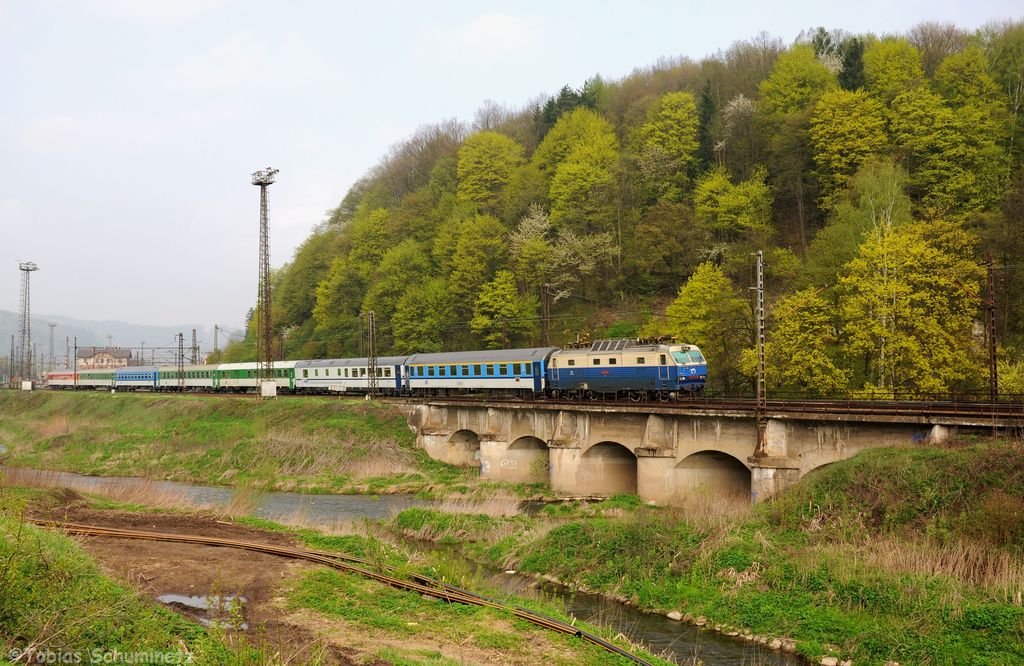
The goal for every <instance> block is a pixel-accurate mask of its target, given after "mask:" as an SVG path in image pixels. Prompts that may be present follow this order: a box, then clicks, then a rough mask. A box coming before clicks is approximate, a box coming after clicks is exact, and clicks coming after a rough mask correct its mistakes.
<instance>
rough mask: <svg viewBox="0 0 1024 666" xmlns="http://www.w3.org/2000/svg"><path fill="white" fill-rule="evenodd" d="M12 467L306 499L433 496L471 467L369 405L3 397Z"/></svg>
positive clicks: (388, 410) (389, 412)
mask: <svg viewBox="0 0 1024 666" xmlns="http://www.w3.org/2000/svg"><path fill="white" fill-rule="evenodd" d="M0 444H3V445H4V446H5V447H7V449H8V453H7V454H6V456H5V464H7V465H11V466H17V467H28V468H39V469H53V470H65V471H74V472H78V473H82V474H97V475H106V476H112V475H124V476H143V477H149V478H160V479H172V480H178V481H188V482H194V483H204V484H220V485H225V484H227V485H245V486H250V487H253V488H259V489H276V490H293V491H299V492H311V493H316V492H332V493H337V492H350V493H357V492H358V493H391V492H421V491H423V492H436V491H437V489H438V488H445V487H453V486H459V485H463V484H465V483H467V481H469V479H470V477H469V475H468V474H467V472H466V471H465V470H462V469H459V468H456V467H452V466H449V465H445V464H443V463H439V462H437V461H434V460H431V459H430V458H429V457H428V456H427V455H426V454H425V453H424V452H423V451H421V450H419V449H417V448H415V437H414V435H413V433H412V432H411V431H410V430H409V428H408V426H407V424H406V421H405V418H404V417H403V416H402V415H401V414H400V413H399V412H398V411H397V409H395V408H394V407H392V406H389V405H382V404H379V403H368V402H366V401H362V400H341V399H337V398H335V399H329V398H318V397H297V398H296V397H290V398H286V399H280V400H275V401H269V402H267V401H264V402H261V401H258V400H256V399H255V398H249V397H240V398H228V397H209V396H202V397H200V396H188V395H184V396H181V395H163V394H142V393H138V394H128V393H119V394H116V395H111V394H109V393H71V392H46V391H39V392H36V393H32V394H24V393H21V392H17V391H0Z"/></svg>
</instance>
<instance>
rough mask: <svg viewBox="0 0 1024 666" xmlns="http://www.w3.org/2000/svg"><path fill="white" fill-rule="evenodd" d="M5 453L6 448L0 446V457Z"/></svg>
mask: <svg viewBox="0 0 1024 666" xmlns="http://www.w3.org/2000/svg"><path fill="white" fill-rule="evenodd" d="M5 453H7V447H6V446H4V445H3V444H0V456H2V455H3V454H5Z"/></svg>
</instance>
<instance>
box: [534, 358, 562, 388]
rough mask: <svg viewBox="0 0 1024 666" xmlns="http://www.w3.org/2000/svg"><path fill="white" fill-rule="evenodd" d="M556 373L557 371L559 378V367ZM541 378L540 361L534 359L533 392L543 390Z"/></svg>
mask: <svg viewBox="0 0 1024 666" xmlns="http://www.w3.org/2000/svg"><path fill="white" fill-rule="evenodd" d="M555 373H556V374H555V378H556V379H557V378H558V375H557V373H558V369H557V368H556V369H555ZM540 380H541V376H540V361H534V362H533V392H534V393H540V390H541V387H540Z"/></svg>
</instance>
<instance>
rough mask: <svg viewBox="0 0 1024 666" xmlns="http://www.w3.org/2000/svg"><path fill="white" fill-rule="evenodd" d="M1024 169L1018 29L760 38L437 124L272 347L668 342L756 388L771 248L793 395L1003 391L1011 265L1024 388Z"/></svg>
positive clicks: (407, 153)
mask: <svg viewBox="0 0 1024 666" xmlns="http://www.w3.org/2000/svg"><path fill="white" fill-rule="evenodd" d="M495 85H496V86H500V81H496V82H495ZM499 92H500V91H497V90H496V91H495V94H498V93H499ZM1022 164H1024V22H1014V23H1003V24H998V25H991V26H989V27H987V28H985V29H983V30H980V31H978V32H976V33H967V32H965V31H962V30H959V29H957V28H955V27H954V26H950V25H939V24H922V25H920V26H917V27H916V28H914V29H912V30H911V31H909V32H908V33H907V34H905V35H901V36H883V37H878V36H874V35H852V34H847V33H845V32H843V31H831V32H829V31H826V30H824V29H820V28H819V29H817V30H814V31H808V32H807V33H806V34H805V35H803V36H801V38H799V39H798V40H797V41H796V43H794V44H792V45H785V44H783V43H782V42H781V40H778V39H774V38H771V37H768V36H766V35H760V36H758V37H756V38H754V39H751V40H748V41H744V42H739V43H736V44H734V45H732V46H731V47H729V48H728V49H727V50H725V51H722V52H720V53H718V54H716V55H714V56H711V57H708V58H705V59H703V60H701V61H699V62H694V61H691V60H688V59H676V60H669V61H663V62H659V63H657V64H655V65H653V66H650V67H646V68H643V69H639V70H636V71H635V72H634V73H633V74H631V75H629V76H627V77H625V78H624V79H622V80H619V81H609V80H606V79H603V78H601V77H600V76H595V77H594V78H592V79H590V80H588V81H586V82H585V83H584V84H583V85H582V86H581V87H580V88H578V89H574V88H572V87H570V86H566V87H565V88H563V89H562V90H561V91H560V92H559V93H558V94H557V95H556V96H554V97H551V98H550V99H547V100H542V101H541V102H539V103H534V104H527V105H526V106H524V107H523V108H520V109H509V108H505V107H502V106H498V105H495V104H486V105H485V106H484V107H483V108H482V109H480V111H479V112H478V113H477V115H476V118H475V119H474V121H473V122H472V124H471V125H468V126H467V125H465V124H463V123H460V122H457V121H444V122H440V123H438V124H434V125H428V126H424V127H423V128H422V129H421V130H419V131H418V132H417V133H416V134H415V136H413V137H411V138H409V139H408V140H406V141H404V142H403V143H401V144H399V145H397V146H396V147H395V148H394V149H393V150H392V151H391V152H390V154H388V155H387V157H386V158H385V159H384V160H383V161H382V162H381V163H380V164H378V165H377V166H375V167H374V168H372V169H370V170H369V172H368V173H367V174H366V176H365V177H363V178H362V179H361V180H360V181H359V182H357V183H356V184H355V185H354V186H353V187H352V188H351V190H349V192H348V193H347V194H345V196H344V198H343V199H342V200H341V203H340V204H339V205H338V207H337V209H336V210H334V211H333V213H332V214H331V216H330V218H329V219H328V220H326V221H325V222H323V223H321V224H320V225H319V226H317V227H316V228H315V230H314V232H313V234H312V235H311V236H310V237H309V238H308V239H307V240H306V241H305V243H304V244H303V245H302V246H301V247H300V248H299V249H298V250H297V252H296V254H295V257H294V259H293V261H292V262H291V263H289V264H288V265H287V266H285V267H284V268H283V269H281V270H280V271H279V273H278V274H277V276H276V287H275V297H274V300H275V322H274V323H275V327H276V328H277V329H278V330H279V331H280V332H281V334H282V337H283V339H284V341H285V342H284V347H285V354H286V356H287V357H289V358H311V357H313V358H315V357H333V356H342V355H356V354H358V353H359V352H360V322H359V313H360V312H363V311H367V310H373V311H375V312H376V316H377V320H378V326H379V336H380V342H379V349H380V351H381V352H382V353H385V352H396V353H408V352H414V351H437V350H456V349H467V348H481V347H505V346H517V345H535V344H539V343H541V342H544V341H545V340H547V341H549V342H551V343H553V344H562V343H567V342H572V341H575V340H577V339H578V338H586V337H587V336H589V337H591V338H596V337H601V336H627V335H638V334H639V335H662V334H668V335H673V336H675V337H677V338H678V339H680V340H682V341H685V342H691V343H695V344H697V345H699V346H700V347H701V348H702V349H703V350H704V352H705V354H706V355H707V357H708V359H709V363H710V377H709V380H710V382H711V385H712V387H714V388H717V389H720V390H725V391H743V390H748V389H749V387H750V381H751V379H750V377H751V371H752V368H753V363H752V348H753V344H754V343H753V316H752V314H753V309H752V307H751V292H750V289H749V288H750V286H751V285H752V279H753V277H752V276H753V266H754V258H753V256H752V253H754V252H755V251H757V250H763V251H764V253H765V259H766V287H767V299H768V304H769V331H768V339H769V342H768V345H767V354H768V363H769V366H768V377H769V382H770V385H771V387H772V389H773V390H793V391H802V392H808V393H840V392H847V391H864V390H868V391H882V392H886V393H892V392H896V393H901V394H915V393H916V394H921V393H927V392H937V391H947V390H956V391H972V390H984V388H985V386H986V385H987V381H988V373H987V369H986V356H985V353H986V351H985V349H986V345H985V326H984V324H985V310H986V303H987V291H986V286H985V285H986V280H985V278H986V271H985V266H984V263H985V257H986V255H987V254H989V253H991V255H992V257H993V259H994V262H995V272H994V275H995V283H996V301H997V305H998V307H997V313H998V317H997V321H998V331H997V340H998V342H999V345H1000V353H1001V358H1002V361H1001V368H1002V375H1001V379H1002V388H1003V389H1004V390H1005V391H1024V370H1022V367H1021V364H1020V363H1019V362H1018V359H1019V358H1020V351H1021V349H1024V264H1022V261H1024V170H1022ZM545 313H547V315H546V316H545ZM250 331H251V327H250ZM252 355H253V344H252V338H251V332H250V339H249V341H247V342H243V343H240V344H237V345H234V346H233V347H231V348H229V349H228V350H227V351H226V352H225V357H226V358H227V359H231V360H236V359H244V358H251V357H252Z"/></svg>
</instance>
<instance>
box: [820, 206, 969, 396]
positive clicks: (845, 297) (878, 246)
mask: <svg viewBox="0 0 1024 666" xmlns="http://www.w3.org/2000/svg"><path fill="white" fill-rule="evenodd" d="M973 245H974V242H973V239H972V237H971V235H970V234H969V233H968V232H966V231H965V230H964V229H963V228H962V227H960V226H958V225H956V224H952V223H947V222H934V223H930V224H910V225H906V226H904V227H902V228H899V229H894V228H892V227H889V226H886V225H880V226H878V227H876V228H875V229H873V230H872V231H871V233H870V234H869V236H868V238H867V240H866V241H865V243H864V244H863V245H862V246H861V248H860V252H859V253H858V255H857V257H856V258H854V259H853V261H851V262H850V263H849V264H848V266H847V270H846V275H844V276H843V277H842V278H841V279H840V285H841V290H842V300H841V303H842V306H841V307H842V317H843V320H844V327H843V332H844V335H845V339H846V348H847V350H848V352H849V354H850V355H851V357H852V360H853V362H854V363H855V366H854V367H856V368H861V369H862V370H861V372H862V377H861V379H862V381H863V387H864V388H865V389H866V390H872V391H876V390H877V391H882V392H883V393H885V394H889V395H897V394H898V395H922V394H927V393H937V392H943V391H948V390H951V389H953V388H955V387H956V386H957V385H959V384H960V383H962V382H965V381H968V380H971V379H974V378H976V377H977V376H978V375H979V374H980V372H981V371H980V368H979V365H978V363H977V356H976V354H974V353H973V350H972V349H971V342H970V341H971V340H972V339H973V338H972V332H971V327H972V324H973V319H974V314H975V312H976V310H977V298H978V290H979V286H978V278H979V275H978V270H979V269H978V267H977V265H976V264H974V261H973Z"/></svg>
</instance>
